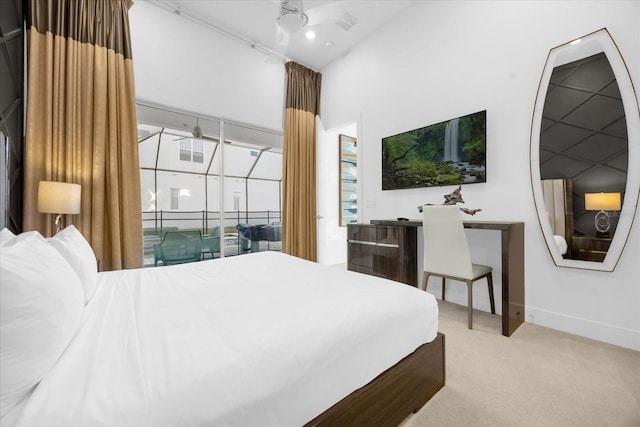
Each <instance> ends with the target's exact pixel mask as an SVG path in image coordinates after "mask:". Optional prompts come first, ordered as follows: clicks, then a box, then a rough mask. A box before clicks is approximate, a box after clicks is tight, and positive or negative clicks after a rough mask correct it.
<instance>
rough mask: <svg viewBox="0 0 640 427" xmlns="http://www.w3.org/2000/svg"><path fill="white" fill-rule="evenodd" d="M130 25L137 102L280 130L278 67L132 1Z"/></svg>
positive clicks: (168, 14)
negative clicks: (141, 101) (142, 101)
mask: <svg viewBox="0 0 640 427" xmlns="http://www.w3.org/2000/svg"><path fill="white" fill-rule="evenodd" d="M129 21H130V27H131V39H132V49H133V66H134V76H135V84H136V98H138V99H139V100H144V101H147V102H150V103H154V104H160V105H163V106H167V107H173V108H174V109H178V110H184V111H192V112H197V113H198V114H201V115H208V116H211V117H219V118H223V119H227V120H233V121H237V122H240V123H249V124H252V125H255V126H259V127H263V128H267V129H272V130H282V128H283V124H282V121H283V118H282V117H283V113H284V108H283V105H284V83H285V70H284V66H283V65H281V64H270V63H267V62H266V56H265V55H264V54H262V53H260V52H258V51H256V50H255V49H252V48H251V47H249V46H247V45H245V44H242V43H240V42H238V41H235V40H232V39H230V38H229V37H227V36H224V35H222V34H220V33H218V32H216V31H214V30H212V29H210V28H207V27H205V26H203V25H201V24H198V23H195V22H192V21H190V20H188V19H185V18H183V17H180V16H178V15H176V14H174V13H171V12H169V11H167V10H165V9H162V8H160V7H158V6H154V5H152V4H149V3H147V2H144V1H137V2H135V3H134V5H133V7H132V8H131V10H130V11H129Z"/></svg>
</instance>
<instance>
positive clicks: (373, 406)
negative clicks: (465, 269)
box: [305, 333, 445, 427]
mask: <svg viewBox="0 0 640 427" xmlns="http://www.w3.org/2000/svg"><path fill="white" fill-rule="evenodd" d="M444 382H445V357H444V335H443V334H441V333H438V336H437V337H436V339H435V340H433V341H432V342H430V343H427V344H423V345H421V346H420V347H418V348H417V349H416V351H414V352H413V353H411V354H410V355H408V356H407V357H405V358H404V359H402V360H401V361H400V362H398V363H397V364H396V365H394V366H392V367H391V368H389V369H387V370H386V371H384V372H383V373H381V374H380V375H378V376H377V377H376V378H375V379H373V381H371V382H370V383H369V384H367V385H365V386H364V387H362V388H360V389H358V390H356V391H354V392H353V393H351V394H350V395H348V396H347V397H345V398H344V399H342V400H341V401H339V402H338V403H336V404H335V405H333V406H332V407H331V408H329V409H327V410H326V411H324V412H323V413H322V414H320V415H318V416H317V417H316V418H314V419H313V420H311V421H309V422H308V423H307V424H305V427H312V426H349V427H357V426H362V427H371V426H376V427H382V426H397V425H398V424H400V423H401V422H402V421H403V420H404V419H405V418H406V417H408V416H409V415H411V413H415V412H417V411H418V410H419V409H420V408H422V406H423V405H424V404H425V403H427V401H429V399H431V397H433V396H434V395H435V394H436V393H437V392H438V390H440V389H441V388H442V387H444Z"/></svg>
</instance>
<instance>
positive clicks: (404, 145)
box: [382, 111, 487, 190]
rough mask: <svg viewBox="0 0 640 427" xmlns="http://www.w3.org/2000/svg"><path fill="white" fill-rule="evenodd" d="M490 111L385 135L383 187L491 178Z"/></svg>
mask: <svg viewBox="0 0 640 427" xmlns="http://www.w3.org/2000/svg"><path fill="white" fill-rule="evenodd" d="M486 118H487V112H486V111H480V112H477V113H473V114H469V115H467V116H462V117H457V118H455V119H451V120H447V121H445V122H441V123H436V124H433V125H429V126H425V127H422V128H419V129H414V130H411V131H408V132H403V133H400V134H398V135H393V136H389V137H386V138H382V189H383V190H395V189H399V188H416V187H432V186H442V185H455V184H474V183H481V182H486V181H487V176H486V146H487V132H486V128H487V124H486V123H487V121H486Z"/></svg>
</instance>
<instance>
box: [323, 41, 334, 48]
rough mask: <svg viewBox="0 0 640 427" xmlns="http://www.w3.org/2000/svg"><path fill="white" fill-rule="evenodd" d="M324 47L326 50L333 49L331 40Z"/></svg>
mask: <svg viewBox="0 0 640 427" xmlns="http://www.w3.org/2000/svg"><path fill="white" fill-rule="evenodd" d="M324 47H326V48H332V47H333V42H332V41H331V40H329V41H328V42H326V43H325V44H324Z"/></svg>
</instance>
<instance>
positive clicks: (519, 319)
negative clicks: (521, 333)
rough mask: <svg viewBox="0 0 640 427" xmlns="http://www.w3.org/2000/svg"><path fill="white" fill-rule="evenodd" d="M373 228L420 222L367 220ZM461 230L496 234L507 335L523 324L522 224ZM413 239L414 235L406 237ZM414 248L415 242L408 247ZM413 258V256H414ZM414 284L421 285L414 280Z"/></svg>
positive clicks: (475, 224)
mask: <svg viewBox="0 0 640 427" xmlns="http://www.w3.org/2000/svg"><path fill="white" fill-rule="evenodd" d="M371 224H373V225H385V226H399V227H409V228H412V229H417V228H418V227H422V221H421V220H417V219H414V220H409V221H398V220H378V219H376V220H371ZM464 226H465V228H472V229H480V230H497V231H500V234H501V247H502V335H504V336H507V337H508V336H511V334H512V333H513V332H514V331H515V330H516V329H518V327H519V326H520V325H521V324H522V323H524V222H521V221H464ZM409 235H410V236H412V238H413V239H417V233H413V232H412V233H409ZM411 247H412V248H417V242H415V243H413V244H412V245H411ZM415 257H416V258H417V255H415ZM416 283H421V277H418V278H417V280H416Z"/></svg>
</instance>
